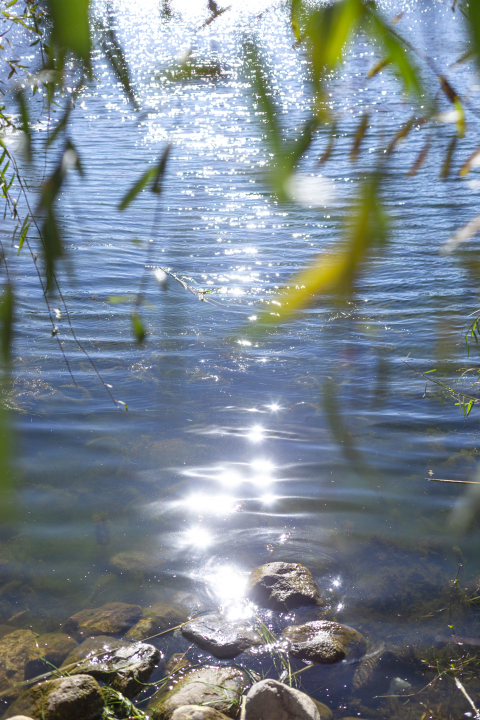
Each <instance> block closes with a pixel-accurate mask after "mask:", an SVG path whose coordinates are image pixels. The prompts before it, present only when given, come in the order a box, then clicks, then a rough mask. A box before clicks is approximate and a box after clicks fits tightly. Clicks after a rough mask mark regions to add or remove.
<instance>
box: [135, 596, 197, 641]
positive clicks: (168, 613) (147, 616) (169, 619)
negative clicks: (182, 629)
mask: <svg viewBox="0 0 480 720" xmlns="http://www.w3.org/2000/svg"><path fill="white" fill-rule="evenodd" d="M187 620H188V618H187V615H186V613H185V612H184V611H183V610H181V609H180V608H177V607H171V606H170V605H165V604H164V603H155V604H154V605H151V606H150V607H149V608H144V610H143V617H142V618H140V620H139V621H138V622H137V623H136V624H135V625H134V626H133V627H132V628H130V630H129V631H128V632H127V634H126V635H125V637H126V638H128V639H129V640H145V638H149V637H151V636H152V635H156V634H157V633H159V632H161V631H162V630H167V629H168V628H171V627H176V626H177V625H181V624H182V623H184V622H186V621H187Z"/></svg>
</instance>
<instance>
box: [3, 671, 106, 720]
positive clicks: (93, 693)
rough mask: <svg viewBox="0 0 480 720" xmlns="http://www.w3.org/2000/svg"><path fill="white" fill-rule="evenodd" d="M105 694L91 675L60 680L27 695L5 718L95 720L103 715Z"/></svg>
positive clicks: (22, 697)
mask: <svg viewBox="0 0 480 720" xmlns="http://www.w3.org/2000/svg"><path fill="white" fill-rule="evenodd" d="M104 706H105V703H104V700H103V695H102V691H101V690H100V686H99V684H98V683H97V681H96V680H94V679H93V678H92V677H90V675H76V676H75V677H66V678H58V679H57V680H49V681H48V682H45V683H42V684H41V685H37V686H36V687H33V688H31V690H29V691H28V692H26V693H24V694H23V695H22V696H21V697H20V698H19V699H18V700H17V701H16V702H15V703H14V704H13V705H12V706H11V707H10V708H9V709H8V711H7V713H6V714H5V715H4V718H10V719H11V718H14V717H15V716H16V715H18V714H19V713H20V714H21V715H23V714H25V715H26V716H27V717H30V718H33V720H95V719H96V718H98V717H99V715H101V713H102V712H103V709H104Z"/></svg>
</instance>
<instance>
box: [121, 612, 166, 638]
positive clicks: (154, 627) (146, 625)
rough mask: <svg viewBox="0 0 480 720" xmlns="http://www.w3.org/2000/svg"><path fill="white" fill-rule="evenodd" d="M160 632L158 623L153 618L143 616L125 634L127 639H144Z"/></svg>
mask: <svg viewBox="0 0 480 720" xmlns="http://www.w3.org/2000/svg"><path fill="white" fill-rule="evenodd" d="M159 632H160V625H159V624H158V621H157V620H155V618H150V617H145V618H140V620H139V621H138V622H137V623H136V624H135V625H134V626H133V627H132V628H130V630H129V631H128V632H127V633H126V634H125V638H126V639H127V640H133V641H136V640H146V639H147V638H151V637H152V636H153V635H156V634H157V633H159Z"/></svg>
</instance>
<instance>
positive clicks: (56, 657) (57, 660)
mask: <svg viewBox="0 0 480 720" xmlns="http://www.w3.org/2000/svg"><path fill="white" fill-rule="evenodd" d="M37 645H38V650H39V652H40V653H41V654H42V657H43V659H44V660H45V661H46V662H47V663H50V664H51V665H55V667H57V668H58V667H60V665H61V664H62V662H63V661H64V660H65V658H66V657H67V656H68V655H69V654H70V653H71V652H72V651H73V650H74V649H75V648H76V647H77V646H78V643H77V641H76V640H74V639H73V638H72V637H70V636H69V635H65V634H64V633H46V634H45V635H40V637H38V638H37ZM39 672H42V669H40V670H39Z"/></svg>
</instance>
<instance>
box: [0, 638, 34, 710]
mask: <svg viewBox="0 0 480 720" xmlns="http://www.w3.org/2000/svg"><path fill="white" fill-rule="evenodd" d="M39 655H40V653H39V650H38V648H37V643H36V640H35V636H34V634H33V633H32V631H31V630H15V631H14V632H12V633H9V634H8V635H5V637H4V638H2V640H0V693H5V694H4V695H3V699H6V700H11V699H13V698H16V697H18V696H19V695H20V693H21V692H23V690H24V688H17V687H16V685H18V683H21V682H23V681H24V680H28V678H29V677H32V675H30V674H29V673H28V666H29V663H34V662H35V661H38V658H39Z"/></svg>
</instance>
